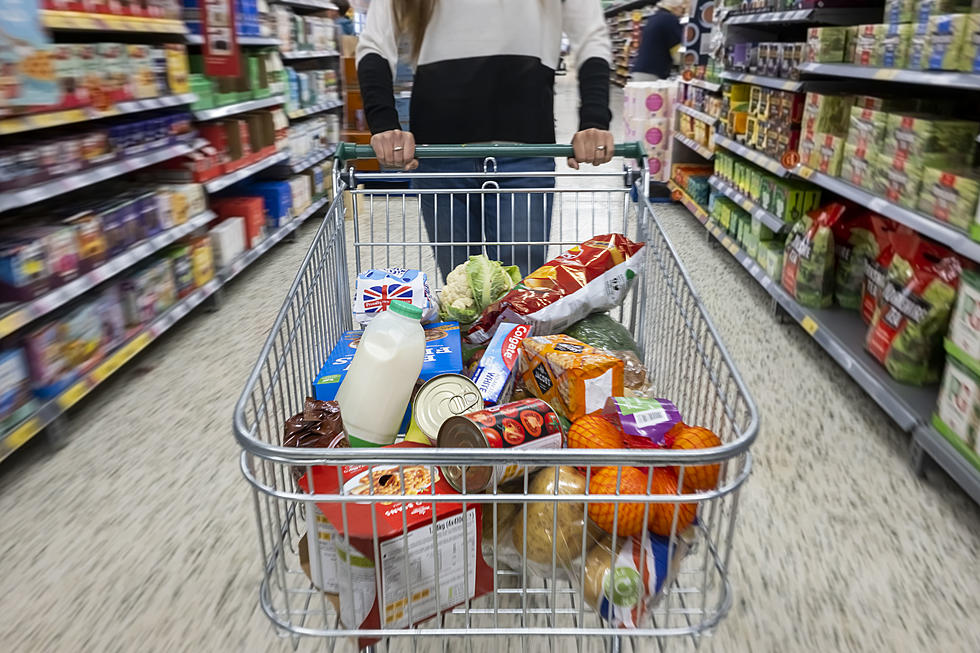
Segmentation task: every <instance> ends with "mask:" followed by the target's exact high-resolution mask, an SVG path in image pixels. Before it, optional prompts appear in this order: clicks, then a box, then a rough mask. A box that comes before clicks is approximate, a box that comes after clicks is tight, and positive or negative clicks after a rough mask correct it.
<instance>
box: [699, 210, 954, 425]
mask: <svg viewBox="0 0 980 653" xmlns="http://www.w3.org/2000/svg"><path fill="white" fill-rule="evenodd" d="M688 200H690V198H688ZM681 203H682V204H684V206H685V207H687V208H688V210H690V209H691V207H690V206H688V203H686V202H683V201H682V202H681ZM692 203H693V202H692ZM695 206H696V205H695ZM697 208H700V207H697ZM692 213H694V216H695V217H696V218H697V219H698V221H699V222H701V224H703V225H704V226H705V228H706V229H707V230H708V232H709V233H711V235H713V236H714V237H715V239H716V240H718V242H720V243H721V244H722V246H723V247H724V248H725V249H726V250H728V252H729V253H730V254H731V255H732V256H734V257H735V259H736V260H737V261H738V262H739V263H740V264H741V265H742V267H743V268H745V269H746V270H747V271H748V272H749V274H751V275H752V278H754V279H755V280H756V281H757V282H759V285H761V286H762V287H763V288H764V289H765V290H766V292H768V293H769V294H770V295H771V296H772V297H773V299H775V300H776V302H777V303H778V304H779V305H780V306H782V307H783V309H784V310H785V311H786V312H787V313H788V314H789V315H790V316H792V318H793V319H794V320H796V322H798V323H799V324H800V326H802V327H803V329H804V330H805V331H806V332H807V333H808V334H809V335H810V337H811V338H813V339H814V340H815V341H816V342H817V344H819V345H820V346H821V347H822V348H823V349H824V350H825V351H826V352H827V353H828V354H829V355H830V357H831V358H833V359H834V361H836V362H837V364H839V365H840V366H841V367H842V368H843V369H844V371H845V372H847V373H848V375H850V376H851V378H853V379H854V381H855V382H857V384H858V385H860V386H861V388H862V389H863V390H864V391H865V392H866V393H868V395H869V396H870V397H871V398H872V399H873V400H874V401H875V403H877V404H878V405H879V406H880V407H881V408H882V410H884V411H885V412H886V413H888V415H889V416H891V418H892V419H893V420H895V422H896V423H897V424H898V425H899V426H900V427H901V428H902V429H903V430H905V431H908V432H912V431H914V430H915V429H916V428H918V427H919V426H921V425H923V424H925V423H927V422H928V420H929V416H930V415H931V413H932V410H933V408H934V407H935V406H936V395H937V389H936V388H935V387H931V388H929V387H927V388H918V387H914V386H907V385H902V384H900V383H898V382H896V381H895V380H894V379H892V378H891V377H890V376H889V375H888V372H887V371H886V370H885V368H884V367H883V366H882V365H880V364H879V363H878V362H877V361H876V360H874V359H873V358H872V357H871V356H870V355H869V354H867V353H866V352H865V351H864V339H865V335H866V334H867V330H868V328H867V326H866V325H865V324H864V322H863V321H862V320H861V318H860V316H859V315H857V314H856V313H854V312H853V311H848V310H845V309H841V308H832V309H824V310H813V309H808V308H804V307H803V306H800V305H799V304H798V303H797V302H796V300H794V299H793V298H792V297H790V295H789V294H788V293H787V292H786V291H785V290H783V288H782V286H781V285H780V283H779V281H777V280H774V279H771V278H770V277H769V276H768V275H767V274H766V273H765V271H763V269H762V268H761V267H760V266H759V264H758V263H756V262H755V261H754V260H752V258H751V257H749V256H748V254H746V253H745V252H744V251H743V250H742V249H741V248H740V247H739V246H738V243H736V242H735V241H733V240H732V239H731V238H730V237H729V236H728V234H727V233H726V232H725V230H724V229H723V228H722V227H721V226H720V225H718V224H716V223H715V222H714V221H713V220H709V219H708V218H707V215H706V214H705V212H704V210H703V209H701V210H700V211H692Z"/></svg>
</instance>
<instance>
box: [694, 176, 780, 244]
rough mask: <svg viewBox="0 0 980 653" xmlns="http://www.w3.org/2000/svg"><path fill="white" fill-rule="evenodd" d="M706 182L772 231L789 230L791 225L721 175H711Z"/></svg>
mask: <svg viewBox="0 0 980 653" xmlns="http://www.w3.org/2000/svg"><path fill="white" fill-rule="evenodd" d="M708 183H709V184H711V186H712V188H714V189H715V190H717V191H718V192H719V193H721V194H722V195H724V196H725V197H727V198H728V199H730V200H731V201H733V202H735V203H736V204H738V205H739V206H740V207H742V209H744V210H745V211H748V212H749V213H750V214H751V215H752V217H754V218H756V219H758V220H759V221H760V222H761V223H762V224H764V225H766V227H768V228H769V229H771V230H772V231H773V232H775V233H783V232H786V231H789V229H790V226H791V225H789V224H788V223H786V222H783V221H782V220H780V219H779V218H778V217H777V216H775V215H773V214H772V213H770V212H769V211H766V210H765V209H764V208H762V207H761V206H759V205H758V204H756V203H755V202H753V201H752V200H751V199H749V198H748V197H746V196H745V195H743V194H742V193H740V192H738V191H737V190H736V189H735V187H734V186H732V185H731V184H729V183H728V182H727V181H725V180H724V179H722V178H721V177H718V176H717V175H713V176H712V177H711V178H710V179H708Z"/></svg>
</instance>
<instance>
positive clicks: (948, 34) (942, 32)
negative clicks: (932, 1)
mask: <svg viewBox="0 0 980 653" xmlns="http://www.w3.org/2000/svg"><path fill="white" fill-rule="evenodd" d="M969 26H970V21H969V20H968V15H967V14H943V15H938V16H933V17H931V18H930V19H929V40H928V46H927V51H926V62H925V63H926V65H925V68H926V69H928V70H957V69H959V66H960V53H961V52H962V51H963V48H964V47H965V44H966V40H967V31H968V29H969Z"/></svg>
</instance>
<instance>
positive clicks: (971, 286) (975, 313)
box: [947, 269, 980, 361]
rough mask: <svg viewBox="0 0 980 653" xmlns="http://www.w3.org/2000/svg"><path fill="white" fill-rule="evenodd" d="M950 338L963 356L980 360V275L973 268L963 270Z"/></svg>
mask: <svg viewBox="0 0 980 653" xmlns="http://www.w3.org/2000/svg"><path fill="white" fill-rule="evenodd" d="M948 338H949V344H950V345H952V346H953V349H954V350H958V353H959V355H960V357H961V358H964V359H966V360H973V361H980V275H978V273H977V272H975V271H973V270H969V269H967V270H963V274H962V277H961V279H960V290H959V295H958V296H957V299H956V308H955V309H954V311H953V316H952V318H951V319H950V325H949V336H948ZM947 348H949V347H948V346H947Z"/></svg>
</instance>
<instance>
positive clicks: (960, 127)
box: [881, 113, 980, 167]
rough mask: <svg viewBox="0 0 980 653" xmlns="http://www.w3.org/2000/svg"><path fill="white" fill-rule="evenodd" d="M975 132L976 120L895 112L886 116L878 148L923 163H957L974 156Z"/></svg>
mask: <svg viewBox="0 0 980 653" xmlns="http://www.w3.org/2000/svg"><path fill="white" fill-rule="evenodd" d="M978 133H980V123H976V122H970V121H965V120H943V119H937V118H931V117H922V116H918V115H914V114H898V113H895V114H890V115H889V116H888V126H887V130H886V132H885V139H884V141H883V144H882V149H881V152H882V153H884V154H887V155H889V156H896V155H900V154H901V155H904V156H906V157H908V158H909V159H917V160H918V161H919V162H920V163H921V164H922V165H928V166H932V167H944V166H945V167H956V166H960V165H964V164H966V163H967V162H968V161H969V159H970V158H971V157H972V156H973V152H974V150H975V149H976V138H977V134H978Z"/></svg>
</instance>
